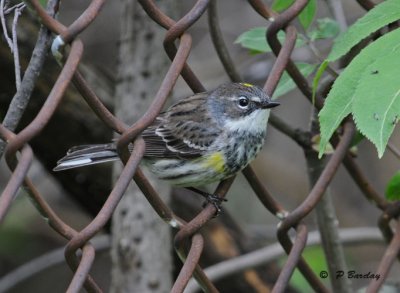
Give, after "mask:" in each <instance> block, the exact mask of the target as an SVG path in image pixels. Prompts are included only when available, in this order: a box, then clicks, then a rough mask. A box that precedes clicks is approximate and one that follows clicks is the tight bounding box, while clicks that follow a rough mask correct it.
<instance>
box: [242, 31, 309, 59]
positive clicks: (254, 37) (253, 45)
mask: <svg viewBox="0 0 400 293" xmlns="http://www.w3.org/2000/svg"><path fill="white" fill-rule="evenodd" d="M266 33H267V28H266V27H255V28H252V29H250V30H248V31H247V32H244V33H242V34H241V35H240V36H239V37H238V38H237V39H236V41H235V44H240V45H241V46H242V47H244V48H247V49H250V53H251V54H252V55H254V54H258V53H266V52H271V47H270V46H269V45H268V43H267V40H266V38H265V35H266ZM278 40H279V41H280V42H281V43H282V42H284V41H285V32H284V31H279V32H278ZM303 45H304V40H303V39H301V38H299V37H298V38H297V40H296V47H300V46H303Z"/></svg>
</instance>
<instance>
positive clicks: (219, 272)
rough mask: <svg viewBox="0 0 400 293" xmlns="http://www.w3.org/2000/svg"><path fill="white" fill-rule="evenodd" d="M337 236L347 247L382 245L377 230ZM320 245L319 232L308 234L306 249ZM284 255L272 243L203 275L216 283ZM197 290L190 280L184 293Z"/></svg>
mask: <svg viewBox="0 0 400 293" xmlns="http://www.w3.org/2000/svg"><path fill="white" fill-rule="evenodd" d="M339 236H340V240H341V241H342V243H343V244H347V245H357V244H368V243H371V244H372V243H384V241H383V239H382V235H381V233H380V232H379V229H377V228H369V227H366V228H346V229H340V230H339ZM320 244H321V239H320V235H319V232H318V231H313V232H310V233H309V234H308V240H307V247H310V246H316V245H320ZM284 255H285V251H284V250H283V248H282V246H281V245H280V244H279V243H274V244H272V245H268V246H266V247H263V248H260V249H258V250H255V251H252V252H250V253H247V254H244V255H241V256H238V257H236V258H233V259H229V260H226V261H223V262H220V263H218V264H216V265H213V266H211V267H208V268H207V269H205V273H206V274H207V277H208V278H209V279H210V280H211V281H217V280H219V279H222V278H225V277H227V276H229V275H233V274H236V273H240V272H243V271H244V270H247V269H250V268H255V267H258V266H261V265H264V264H266V263H268V262H271V261H274V260H276V259H278V258H279V257H282V256H284ZM197 290H199V287H198V285H197V283H196V282H195V281H193V280H191V281H190V282H189V284H188V286H187V288H186V290H185V293H191V292H197Z"/></svg>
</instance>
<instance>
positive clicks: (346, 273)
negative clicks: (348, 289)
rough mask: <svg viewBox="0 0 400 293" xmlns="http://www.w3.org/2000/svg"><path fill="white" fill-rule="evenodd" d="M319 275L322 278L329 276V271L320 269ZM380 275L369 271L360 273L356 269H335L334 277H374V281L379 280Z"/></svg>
mask: <svg viewBox="0 0 400 293" xmlns="http://www.w3.org/2000/svg"><path fill="white" fill-rule="evenodd" d="M319 276H320V277H321V278H322V279H326V278H328V276H329V273H328V272H327V271H321V272H320V273H319ZM380 277H381V275H380V274H374V273H371V272H367V273H360V272H357V271H336V275H335V278H336V279H340V278H348V279H374V280H376V281H378V280H379V278H380Z"/></svg>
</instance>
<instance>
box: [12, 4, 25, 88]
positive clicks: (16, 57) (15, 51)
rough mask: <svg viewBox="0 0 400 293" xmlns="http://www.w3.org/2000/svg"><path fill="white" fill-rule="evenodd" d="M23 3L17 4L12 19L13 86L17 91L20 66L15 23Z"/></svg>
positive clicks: (19, 81) (19, 80)
mask: <svg viewBox="0 0 400 293" xmlns="http://www.w3.org/2000/svg"><path fill="white" fill-rule="evenodd" d="M24 8H25V5H23V6H18V7H16V8H15V10H14V19H13V25H12V42H13V50H12V51H13V55H14V67H15V86H16V88H17V91H19V90H20V88H21V66H20V64H19V50H18V36H17V25H18V18H19V16H20V15H21V12H22V10H24Z"/></svg>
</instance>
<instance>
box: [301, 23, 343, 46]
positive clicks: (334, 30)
mask: <svg viewBox="0 0 400 293" xmlns="http://www.w3.org/2000/svg"><path fill="white" fill-rule="evenodd" d="M339 32H340V29H339V24H338V23H337V21H335V20H333V19H331V18H320V19H317V25H316V28H314V29H312V30H311V31H310V32H308V33H307V35H308V37H309V38H310V39H311V41H315V40H318V39H329V38H334V37H336V36H337V35H338V34H339Z"/></svg>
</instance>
